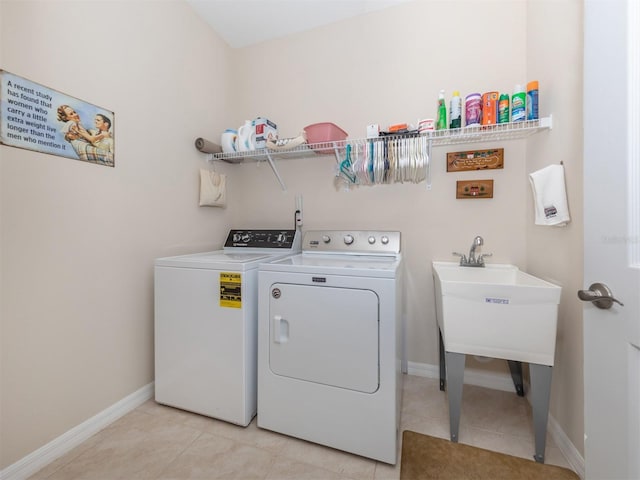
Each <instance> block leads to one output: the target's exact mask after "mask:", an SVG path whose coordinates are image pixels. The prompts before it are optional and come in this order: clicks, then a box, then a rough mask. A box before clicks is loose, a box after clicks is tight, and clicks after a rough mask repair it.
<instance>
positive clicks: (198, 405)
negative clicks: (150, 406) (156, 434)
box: [154, 230, 300, 426]
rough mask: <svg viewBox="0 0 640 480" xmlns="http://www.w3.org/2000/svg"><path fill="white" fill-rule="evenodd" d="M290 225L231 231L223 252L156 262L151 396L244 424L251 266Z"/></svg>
mask: <svg viewBox="0 0 640 480" xmlns="http://www.w3.org/2000/svg"><path fill="white" fill-rule="evenodd" d="M299 251H300V235H299V232H298V231H297V230H231V231H230V232H229V235H228V237H227V240H226V242H225V246H224V248H223V249H222V250H216V251H212V252H204V253H196V254H191V255H180V256H175V257H165V258H158V259H156V261H155V270H154V284H155V285H154V287H155V292H154V294H155V400H156V401H157V402H158V403H162V404H165V405H169V406H172V407H177V408H181V409H183V410H188V411H191V412H195V413H199V414H201V415H206V416H209V417H213V418H217V419H220V420H225V421H227V422H231V423H235V424H238V425H243V426H246V425H248V424H249V423H250V422H251V419H252V418H253V417H254V416H255V414H256V409H257V407H256V403H257V393H256V389H257V318H258V266H259V265H260V263H263V262H269V261H272V260H275V259H279V258H283V257H285V256H287V255H292V254H293V253H296V252H299Z"/></svg>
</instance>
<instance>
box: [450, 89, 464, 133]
mask: <svg viewBox="0 0 640 480" xmlns="http://www.w3.org/2000/svg"><path fill="white" fill-rule="evenodd" d="M449 118H450V122H451V123H450V124H449V128H460V127H462V98H460V92H459V91H458V90H454V91H453V97H451V104H450V107H449Z"/></svg>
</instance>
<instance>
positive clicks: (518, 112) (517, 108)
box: [511, 85, 527, 122]
mask: <svg viewBox="0 0 640 480" xmlns="http://www.w3.org/2000/svg"><path fill="white" fill-rule="evenodd" d="M526 99H527V94H526V93H524V90H523V89H522V87H521V86H520V85H516V86H515V88H514V89H513V95H512V96H511V121H512V122H523V121H525V120H526V119H527V110H526V108H527V107H526Z"/></svg>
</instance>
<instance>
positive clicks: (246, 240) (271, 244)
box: [224, 230, 296, 250]
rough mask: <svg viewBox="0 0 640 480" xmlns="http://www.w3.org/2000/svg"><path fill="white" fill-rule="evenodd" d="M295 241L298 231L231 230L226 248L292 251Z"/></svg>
mask: <svg viewBox="0 0 640 480" xmlns="http://www.w3.org/2000/svg"><path fill="white" fill-rule="evenodd" d="M295 239H296V230H230V231H229V235H228V236H227V241H226V242H225V244H224V246H225V248H228V247H246V248H282V249H285V250H286V249H289V250H290V249H292V248H293V247H294V243H295Z"/></svg>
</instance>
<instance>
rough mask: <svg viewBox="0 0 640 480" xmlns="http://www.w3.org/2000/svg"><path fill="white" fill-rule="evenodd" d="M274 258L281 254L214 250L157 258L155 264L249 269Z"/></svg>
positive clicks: (218, 268) (217, 268) (219, 268)
mask: <svg viewBox="0 0 640 480" xmlns="http://www.w3.org/2000/svg"><path fill="white" fill-rule="evenodd" d="M276 258H281V255H273V254H267V253H236V252H227V251H224V250H215V251H213V252H202V253H193V254H190V255H178V256H176V257H164V258H157V259H156V261H155V265H156V266H164V267H184V268H208V269H215V270H249V269H251V268H256V267H257V266H258V265H259V264H260V263H262V262H268V261H271V260H273V259H276Z"/></svg>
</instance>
